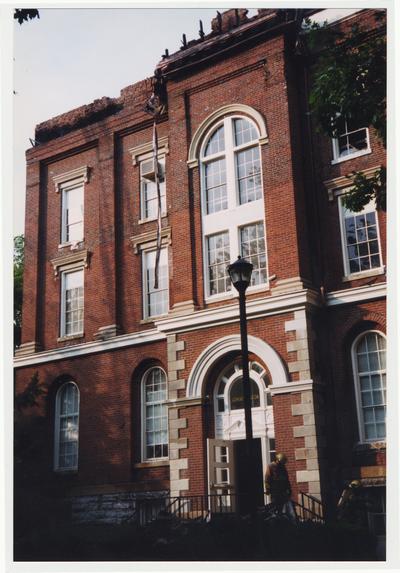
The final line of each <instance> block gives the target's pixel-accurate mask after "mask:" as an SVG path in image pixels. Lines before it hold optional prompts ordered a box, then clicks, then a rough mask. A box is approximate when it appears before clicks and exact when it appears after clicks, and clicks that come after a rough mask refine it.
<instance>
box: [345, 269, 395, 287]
mask: <svg viewBox="0 0 400 573" xmlns="http://www.w3.org/2000/svg"><path fill="white" fill-rule="evenodd" d="M385 272H386V269H385V267H377V268H376V269H369V270H368V271H361V272H359V273H353V274H350V275H346V276H344V277H342V282H344V283H348V282H350V281H356V280H358V279H364V278H368V277H375V276H376V277H377V276H379V275H384V274H385Z"/></svg>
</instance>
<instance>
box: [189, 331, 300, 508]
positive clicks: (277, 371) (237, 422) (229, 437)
mask: <svg viewBox="0 0 400 573" xmlns="http://www.w3.org/2000/svg"><path fill="white" fill-rule="evenodd" d="M248 346H249V353H250V379H251V384H252V390H253V392H252V393H253V408H252V419H253V435H254V437H255V438H256V440H258V442H259V443H260V445H261V448H260V456H259V459H260V462H259V465H258V469H259V476H260V481H261V482H262V477H263V474H264V472H265V470H266V466H267V464H268V463H269V461H270V460H271V459H273V457H274V454H275V432H274V419H273V408H272V400H271V393H270V390H269V388H270V386H272V387H275V388H276V387H282V386H285V385H286V384H287V383H288V381H289V376H288V372H287V369H286V366H285V364H284V362H283V360H282V359H281V357H280V356H279V354H278V353H277V352H276V350H275V349H274V348H273V347H272V346H271V345H270V344H268V343H267V342H265V340H262V339H261V338H258V337H255V336H252V335H249V336H248ZM240 356H241V340H240V335H239V334H234V335H228V336H225V337H223V338H219V339H217V340H215V341H213V342H212V343H211V344H210V345H209V346H207V347H206V348H205V349H204V350H203V351H202V353H201V354H200V355H199V356H198V358H197V360H196V361H195V363H194V365H193V367H192V370H191V372H190V375H189V378H188V383H187V387H186V396H187V398H189V399H191V398H202V399H203V400H205V403H206V404H207V405H208V407H207V408H206V410H205V411H206V412H207V411H208V412H209V413H210V416H208V415H206V420H207V421H206V428H207V429H206V432H207V433H206V441H207V444H206V445H207V474H208V475H207V480H208V493H213V492H214V493H218V494H223V493H225V492H227V493H232V492H234V493H236V492H237V491H238V490H239V489H240V488H238V487H236V483H235V474H236V473H237V472H236V471H235V470H236V469H237V466H238V464H237V463H235V458H236V460H237V456H236V451H237V450H239V449H240V447H238V446H240V445H241V444H242V445H243V442H244V439H245V423H244V410H243V407H242V397H241V389H240V380H241V378H242V369H241V363H240ZM210 410H211V411H210ZM262 486H263V484H262V483H261V489H262ZM224 503H227V504H229V503H230V504H232V503H234V500H233V501H232V498H231V499H230V500H226V502H225V501H224Z"/></svg>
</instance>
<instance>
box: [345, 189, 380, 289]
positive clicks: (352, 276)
mask: <svg viewBox="0 0 400 573" xmlns="http://www.w3.org/2000/svg"><path fill="white" fill-rule="evenodd" d="M345 193H346V190H343V193H342V194H341V195H339V196H338V209H339V224H340V236H341V244H342V260H343V270H344V277H343V280H356V279H358V278H363V277H368V276H375V275H380V274H382V273H383V272H384V271H385V268H384V266H383V260H382V245H381V239H380V230H379V217H378V211H377V210H376V207H375V202H374V200H373V199H372V200H371V201H370V202H369V203H368V205H366V206H365V207H364V209H363V210H362V211H360V212H359V213H355V214H356V215H362V214H364V213H372V212H374V213H375V220H376V234H377V241H378V247H379V260H380V265H379V267H374V268H372V269H366V270H365V271H359V272H355V273H352V272H350V264H349V258H348V255H347V244H346V243H347V241H346V225H345V211H346V210H347V209H346V208H345V207H344V205H343V198H344V196H345Z"/></svg>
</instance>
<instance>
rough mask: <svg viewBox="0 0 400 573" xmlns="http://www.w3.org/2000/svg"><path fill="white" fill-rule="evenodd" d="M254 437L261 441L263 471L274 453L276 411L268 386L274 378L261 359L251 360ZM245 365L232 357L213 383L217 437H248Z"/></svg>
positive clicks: (235, 438)
mask: <svg viewBox="0 0 400 573" xmlns="http://www.w3.org/2000/svg"><path fill="white" fill-rule="evenodd" d="M249 375H250V386H251V401H252V408H251V414H252V422H253V436H254V437H255V438H260V440H261V452H262V464H263V474H265V471H266V468H267V465H268V463H270V462H271V461H272V460H273V459H274V456H275V430H274V412H273V408H272V399H271V393H270V390H269V386H270V385H271V378H270V375H269V373H268V372H267V369H266V368H265V367H264V366H263V365H262V363H261V361H259V360H251V361H250V363H249ZM242 378H243V377H242V364H241V360H240V359H236V360H232V362H231V363H230V364H228V366H226V367H225V368H223V369H222V371H221V373H220V374H219V376H218V378H217V380H216V383H215V386H214V396H213V398H214V417H215V438H216V439H220V440H243V439H245V437H246V432H245V421H244V406H243V384H242Z"/></svg>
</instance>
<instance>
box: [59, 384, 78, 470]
mask: <svg viewBox="0 0 400 573" xmlns="http://www.w3.org/2000/svg"><path fill="white" fill-rule="evenodd" d="M54 442H55V452H54V468H55V470H57V471H67V470H77V469H78V442H79V389H78V387H77V385H76V384H75V382H72V381H71V382H66V383H65V384H63V385H62V386H61V388H59V390H58V392H57V395H56V419H55V441H54Z"/></svg>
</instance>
